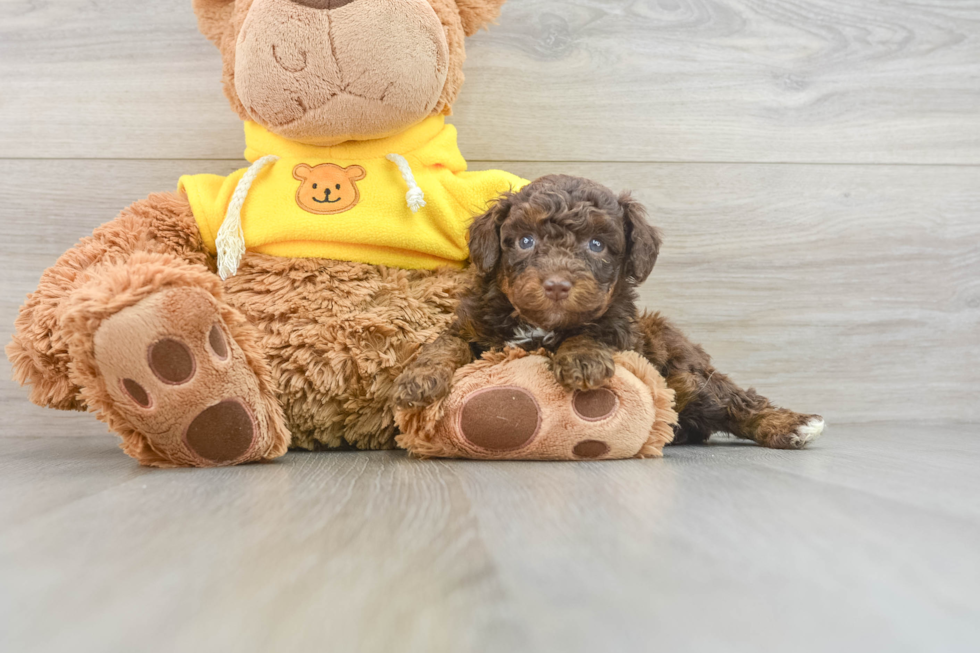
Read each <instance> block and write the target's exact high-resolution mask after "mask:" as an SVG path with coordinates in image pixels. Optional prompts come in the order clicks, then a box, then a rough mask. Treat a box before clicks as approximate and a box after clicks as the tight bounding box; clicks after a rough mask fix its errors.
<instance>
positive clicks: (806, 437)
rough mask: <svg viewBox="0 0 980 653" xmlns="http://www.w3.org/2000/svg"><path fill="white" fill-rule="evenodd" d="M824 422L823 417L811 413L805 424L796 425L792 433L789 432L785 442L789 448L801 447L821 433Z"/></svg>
mask: <svg viewBox="0 0 980 653" xmlns="http://www.w3.org/2000/svg"><path fill="white" fill-rule="evenodd" d="M824 426H825V423H824V421H823V418H822V417H820V416H819V415H813V416H812V417H811V418H810V419H809V420H808V421H807V422H806V424H803V425H802V426H799V427H797V429H796V430H795V431H793V433H792V434H790V436H789V439H788V440H787V443H788V444H789V447H788V448H790V449H802V448H803V447H805V446H806V445H807V444H808V443H810V442H813V441H814V440H816V439H817V438H818V437H820V434H821V433H823V429H824Z"/></svg>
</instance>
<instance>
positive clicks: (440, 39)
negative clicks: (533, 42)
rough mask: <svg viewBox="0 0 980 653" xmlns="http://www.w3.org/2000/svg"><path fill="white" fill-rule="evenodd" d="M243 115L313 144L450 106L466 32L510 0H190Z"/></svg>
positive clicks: (359, 135)
mask: <svg viewBox="0 0 980 653" xmlns="http://www.w3.org/2000/svg"><path fill="white" fill-rule="evenodd" d="M193 1H194V10H195V12H196V14H197V17H198V25H199V26H200V29H201V31H202V32H203V33H204V35H205V36H207V37H208V38H209V39H211V40H212V41H213V42H214V43H215V44H216V45H217V46H218V49H219V50H220V51H221V56H222V59H223V62H224V68H223V81H224V89H225V95H227V96H228V99H229V100H230V101H231V104H232V107H233V108H234V109H235V110H236V111H237V112H238V114H239V116H241V117H242V119H243V120H252V121H255V122H257V123H259V124H260V125H262V126H263V127H265V128H266V129H268V130H270V131H272V132H273V133H275V134H278V135H280V136H283V137H285V138H288V139H290V140H295V141H299V142H302V143H307V144H311V145H335V144H337V143H342V142H344V141H348V140H367V139H372V138H381V137H384V136H390V135H392V134H396V133H398V132H400V131H403V130H404V129H406V128H408V127H410V126H412V125H414V124H416V123H418V122H420V121H421V120H423V119H425V118H426V117H428V116H432V115H439V114H448V113H449V112H450V109H451V107H452V104H453V102H454V101H455V99H456V95H457V94H458V93H459V89H460V86H461V85H462V82H463V70H462V69H463V59H464V58H465V49H464V44H463V40H464V38H465V37H466V36H470V35H472V34H474V33H476V31H477V30H479V29H480V28H481V27H483V26H484V25H486V24H487V23H488V22H490V21H492V20H493V19H494V18H495V17H496V16H497V14H498V12H499V10H500V6H501V5H503V3H504V2H505V0H193Z"/></svg>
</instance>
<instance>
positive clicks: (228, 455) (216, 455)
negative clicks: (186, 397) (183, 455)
mask: <svg viewBox="0 0 980 653" xmlns="http://www.w3.org/2000/svg"><path fill="white" fill-rule="evenodd" d="M254 439H255V420H254V419H253V418H252V413H251V411H250V410H248V408H247V407H246V406H245V405H244V404H243V403H242V402H241V401H239V400H237V399H227V400H225V401H222V402H219V403H217V404H215V405H214V406H211V407H209V408H205V409H204V410H203V411H201V413H200V414H199V415H198V416H197V417H195V418H194V419H193V420H192V421H191V423H190V426H188V427H187V432H186V434H185V435H184V440H185V441H186V443H187V446H188V447H190V449H191V450H192V451H193V452H194V453H196V454H197V455H198V456H200V457H201V458H204V459H205V460H210V461H211V462H213V463H217V464H222V463H229V462H232V461H234V460H237V459H239V458H241V457H242V456H243V455H245V454H246V453H247V452H248V450H249V448H251V446H252V442H253V440H254Z"/></svg>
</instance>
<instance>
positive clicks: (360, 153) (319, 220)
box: [180, 116, 527, 273]
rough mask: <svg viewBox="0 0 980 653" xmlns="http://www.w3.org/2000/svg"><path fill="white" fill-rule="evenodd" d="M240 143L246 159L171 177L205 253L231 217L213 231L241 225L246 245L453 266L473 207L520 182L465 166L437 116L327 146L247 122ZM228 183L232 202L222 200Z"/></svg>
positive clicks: (450, 131) (300, 254) (452, 132)
mask: <svg viewBox="0 0 980 653" xmlns="http://www.w3.org/2000/svg"><path fill="white" fill-rule="evenodd" d="M245 143H246V149H245V158H246V159H247V160H248V161H249V162H250V163H252V164H253V166H252V168H251V169H249V168H243V169H241V170H238V171H236V172H234V173H232V174H231V175H229V176H227V177H221V176H218V175H188V176H184V177H181V178H180V189H181V190H182V191H184V192H185V193H186V194H187V198H188V200H189V201H190V205H191V209H192V210H193V212H194V218H195V219H196V220H197V224H198V227H199V228H200V230H201V236H202V237H203V239H204V243H205V245H206V246H207V247H208V249H209V250H210V251H211V252H212V253H216V252H218V249H219V247H218V246H217V245H216V240H217V241H220V242H224V241H223V240H222V239H219V238H218V231H219V229H220V228H221V225H222V223H223V222H225V219H226V217H232V222H230V223H229V224H228V225H226V228H225V230H223V231H224V232H227V233H231V232H235V233H239V234H244V246H245V248H246V249H247V250H248V251H253V252H259V253H262V254H271V255H273V256H284V257H292V258H329V259H338V260H345V261H360V262H362V263H370V264H374V265H389V266H394V267H401V268H411V269H426V270H432V269H435V268H437V267H441V266H446V265H451V266H456V267H461V266H462V265H463V263H464V262H465V261H466V258H467V256H468V251H467V247H466V230H467V229H468V228H469V225H470V222H471V221H472V220H473V217H474V216H476V215H478V214H480V213H482V212H483V211H485V210H486V209H487V206H488V205H489V204H490V203H491V202H492V201H493V200H494V199H495V198H497V197H498V196H499V195H500V194H501V193H503V192H506V191H509V190H519V189H520V188H521V187H522V186H524V185H525V184H526V183H527V182H526V181H525V180H523V179H521V178H519V177H516V176H514V175H512V174H509V173H507V172H503V171H500V170H489V171H486V172H467V171H466V160H465V159H463V155H462V154H461V153H460V151H459V147H458V146H457V144H456V129H455V127H453V126H452V125H447V124H445V120H444V118H442V117H441V116H438V117H431V118H428V119H426V120H425V121H423V122H421V123H419V124H418V125H416V126H414V127H412V128H410V129H408V130H407V131H405V132H402V133H401V134H398V135H397V136H392V137H389V138H382V139H377V140H372V141H362V142H348V143H343V144H341V145H337V146H334V147H317V146H313V145H304V144H302V143H296V142H294V141H290V140H287V139H284V138H282V137H280V136H277V135H275V134H273V133H272V132H270V131H268V130H266V129H265V128H263V127H261V126H260V125H258V124H256V123H253V122H247V123H245ZM270 155H272V156H271V157H270ZM256 162H258V163H256ZM246 173H248V174H246ZM243 178H244V182H243ZM253 178H254V180H252V179H253ZM250 180H252V181H251V185H250V186H249V183H248V182H249V181H250ZM236 190H237V195H238V203H236V202H233V201H232V200H233V197H234V196H235V195H236ZM239 204H240V219H241V232H238V229H237V217H238V213H237V211H236V209H237V208H238V205H239ZM410 205H411V207H410ZM230 206H231V207H232V210H231V211H229V207H230ZM227 233H225V234H223V237H222V238H223V239H227ZM238 240H240V238H238ZM220 256H221V254H219V259H220ZM234 268H237V261H236V262H235V264H234V265H233V266H232V273H233V270H234Z"/></svg>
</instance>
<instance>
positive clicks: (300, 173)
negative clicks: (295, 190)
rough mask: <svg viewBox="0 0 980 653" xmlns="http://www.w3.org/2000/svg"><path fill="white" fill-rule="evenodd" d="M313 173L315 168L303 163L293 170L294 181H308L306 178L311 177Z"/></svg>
mask: <svg viewBox="0 0 980 653" xmlns="http://www.w3.org/2000/svg"><path fill="white" fill-rule="evenodd" d="M311 172H313V168H311V167H310V166H308V165H306V164H305V163H301V164H299V165H298V166H296V167H295V168H293V179H296V180H299V181H306V178H307V177H309V176H310V173H311Z"/></svg>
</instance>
